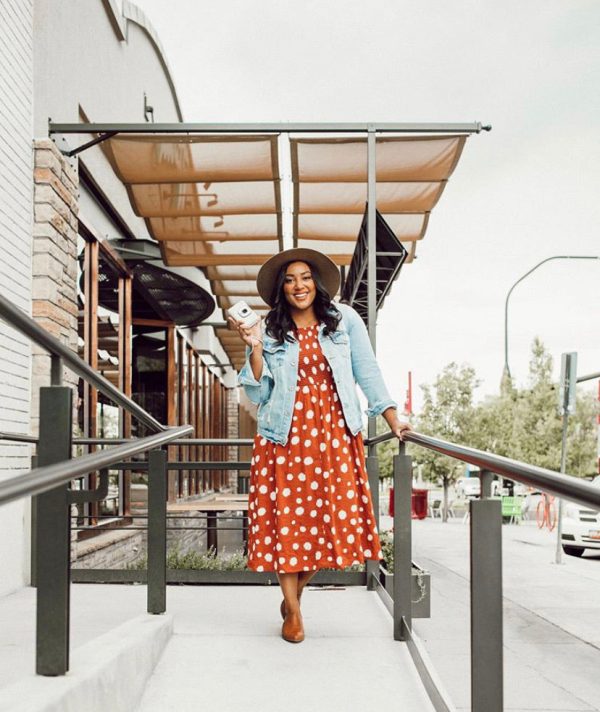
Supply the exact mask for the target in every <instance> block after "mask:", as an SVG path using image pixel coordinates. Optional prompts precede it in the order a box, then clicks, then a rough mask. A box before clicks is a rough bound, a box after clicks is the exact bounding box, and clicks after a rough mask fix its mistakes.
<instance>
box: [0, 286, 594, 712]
mask: <svg viewBox="0 0 600 712" xmlns="http://www.w3.org/2000/svg"><path fill="white" fill-rule="evenodd" d="M0 317H2V318H3V319H5V320H6V321H8V322H9V323H11V324H12V325H13V326H15V327H16V328H17V329H19V330H20V331H22V332H23V333H24V334H26V335H28V336H29V337H30V338H32V339H33V340H34V341H36V342H37V343H38V344H40V345H41V346H43V347H44V348H46V349H47V350H48V351H49V352H50V354H51V356H52V358H53V362H52V384H53V385H51V386H49V387H45V388H41V389H40V434H39V438H34V437H32V436H29V435H21V434H12V433H0V439H9V440H14V441H17V442H27V443H37V467H36V468H35V469H33V470H32V471H31V472H28V473H25V474H24V475H18V476H15V477H11V478H9V479H6V480H4V481H3V482H2V483H0V504H2V503H4V502H8V501H12V500H14V499H16V498H19V497H25V496H29V495H35V497H34V500H33V501H34V509H35V510H36V533H35V536H34V545H33V548H34V550H35V551H34V554H35V561H36V562H37V563H36V582H37V588H38V591H37V603H38V605H37V641H36V660H37V662H36V670H37V672H38V673H40V674H43V675H62V674H64V673H65V672H66V671H67V670H68V666H69V583H70V556H69V554H70V528H69V527H70V525H69V522H70V511H69V510H70V507H71V504H72V503H75V502H82V501H92V500H95V501H98V500H99V499H101V498H103V497H104V496H105V494H106V489H107V484H108V476H107V469H108V468H109V467H111V468H115V469H133V468H138V469H145V470H147V472H148V515H147V518H148V526H147V529H148V564H147V583H148V605H147V607H148V611H149V612H150V613H162V612H164V611H165V610H166V585H167V570H166V553H167V552H166V531H167V479H168V477H167V475H168V470H169V469H202V470H206V469H230V470H235V469H238V470H243V469H248V468H249V466H250V463H249V462H241V461H240V462H237V461H235V462H201V463H200V462H176V463H175V462H168V461H167V454H166V452H165V450H164V449H163V448H164V446H165V445H167V444H181V445H186V446H187V445H207V446H210V445H240V446H248V445H251V444H252V440H251V439H245V438H240V439H184V440H182V439H181V438H182V437H184V436H185V435H186V434H189V433H191V432H192V427H191V426H187V425H184V426H180V427H178V428H167V427H166V426H163V425H161V424H160V423H158V421H156V420H155V419H154V418H152V417H151V416H150V415H149V414H148V413H146V411H144V410H143V409H142V408H140V406H138V405H137V404H136V403H134V402H133V401H132V400H131V399H129V398H127V397H126V396H125V395H123V394H122V393H121V392H120V391H119V390H118V389H116V388H115V387H114V386H113V385H112V384H111V383H110V382H108V381H107V380H106V379H104V378H102V376H100V375H99V374H97V373H95V372H94V371H93V370H92V369H91V368H90V367H89V366H88V365H87V364H85V363H84V362H83V361H82V360H81V359H80V358H79V357H78V356H77V355H75V354H73V353H72V352H70V351H69V350H68V349H67V348H66V347H65V346H64V345H63V344H61V343H60V342H59V341H58V340H57V339H55V338H54V337H52V336H51V335H49V334H47V333H46V332H45V331H44V330H43V329H42V328H41V327H39V325H37V324H36V323H35V322H34V321H33V320H32V319H30V318H29V317H28V316H26V315H25V314H24V313H23V312H21V311H20V310H19V309H17V308H16V307H14V305H12V304H11V303H10V302H8V301H7V300H6V299H5V298H3V297H1V296H0ZM62 361H64V363H65V364H66V365H68V367H69V368H71V369H72V370H73V371H74V372H75V373H77V374H79V375H80V376H81V377H82V378H84V379H85V380H86V381H88V382H89V383H90V384H91V385H93V386H94V387H96V388H98V389H99V390H100V391H102V393H104V394H105V395H106V396H107V397H109V398H111V399H112V400H113V401H114V402H115V403H117V404H119V405H121V406H122V407H123V408H125V409H126V410H127V411H128V412H130V413H131V414H132V415H133V416H134V417H136V418H138V419H139V420H140V421H141V422H143V423H144V424H145V425H147V426H148V427H149V428H150V429H151V430H153V431H154V432H155V434H153V435H149V436H147V437H145V438H140V439H129V440H127V439H121V438H117V439H114V440H107V439H101V438H73V437H72V413H73V408H72V389H71V388H66V387H62V386H61V385H60V372H61V371H62ZM393 437H394V435H393V434H392V433H387V434H385V435H380V436H376V437H374V438H371V439H366V440H365V444H366V445H367V446H368V447H369V455H368V457H367V469H368V472H369V481H370V484H371V488H372V497H373V505H374V508H375V511H376V512H377V511H378V487H376V486H374V485H376V484H377V483H378V481H379V472H378V459H377V445H379V444H380V443H382V442H384V441H385V440H388V439H391V438H393ZM405 439H406V442H410V443H412V444H414V445H417V446H419V447H425V448H429V449H431V450H435V451H437V452H440V453H442V454H444V455H447V456H450V457H453V458H456V459H459V460H462V461H463V462H468V463H471V464H474V465H477V466H479V467H480V468H481V496H480V499H478V500H472V501H471V502H470V503H469V513H470V527H471V530H470V531H471V538H470V541H471V551H470V556H471V583H470V586H471V708H472V710H475V711H476V712H500V711H501V710H502V709H503V650H502V647H503V642H502V543H501V523H502V512H501V502H500V501H499V500H498V499H493V498H491V489H492V488H491V481H492V479H493V475H494V474H498V475H501V476H503V477H507V478H509V479H511V480H514V481H516V482H521V483H523V484H525V485H529V486H533V487H536V488H538V489H540V490H543V491H546V492H550V493H553V494H556V495H558V496H559V497H564V498H566V499H571V500H573V501H575V502H578V503H580V504H584V505H585V506H589V507H591V508H594V509H600V491H599V490H598V489H597V488H595V487H592V486H591V485H590V484H588V483H586V482H583V481H581V480H578V479H577V478H573V477H569V476H568V475H564V474H560V473H557V472H553V471H551V470H546V469H544V468H540V467H535V466H533V465H528V464H526V463H523V462H519V461H517V460H511V459H509V458H506V457H500V456H498V455H494V454H491V453H487V452H484V451H481V450H476V449H473V448H469V447H466V446H462V445H456V444H454V443H449V442H445V441H443V440H439V439H436V438H432V437H430V436H426V435H422V434H420V433H416V432H410V433H408V434H407V435H406V438H405ZM74 444H85V445H105V446H110V449H109V450H102V451H99V452H94V453H91V454H88V455H82V456H80V457H78V458H75V459H71V452H72V447H73V445H74ZM143 452H146V453H148V459H147V462H145V463H140V462H132V461H131V460H130V459H129V458H131V457H133V456H134V455H137V454H139V453H143ZM94 471H100V473H101V476H100V486H99V487H98V489H97V490H94V491H87V490H71V489H69V487H68V483H69V482H70V480H71V479H73V478H75V477H79V476H81V475H84V474H89V473H91V472H94ZM393 480H394V518H393V519H394V581H393V595H392V596H390V595H389V594H388V593H387V591H386V590H385V588H384V587H383V586H382V584H381V583H380V580H379V573H380V571H379V566H378V564H377V562H375V561H368V562H367V567H366V575H361V576H360V581H361V582H363V583H364V582H366V584H367V587H368V588H369V589H372V590H376V591H377V592H378V594H379V595H380V597H381V598H382V600H383V602H384V604H385V605H386V606H387V608H388V610H389V611H390V613H391V614H392V616H393V636H394V639H396V640H401V641H406V643H407V644H408V647H409V650H410V652H411V655H412V657H413V659H414V661H415V664H416V667H417V670H418V671H419V674H420V675H421V678H422V679H423V682H424V683H425V686H426V688H427V690H428V692H429V695H430V698H431V699H432V701H433V703H434V706H435V707H436V709H437V710H448V709H450V705H449V703H448V702H447V700H446V699H445V697H444V694H443V693H442V692H441V691H440V689H439V687H438V686H437V684H436V682H435V676H434V674H433V673H432V671H431V670H430V668H429V666H428V664H427V662H426V656H424V655H423V650H422V647H421V644H420V642H419V640H418V638H417V636H416V635H415V634H414V632H413V630H412V617H413V602H412V599H411V587H412V573H413V564H412V539H411V522H412V520H411V491H412V460H411V457H410V456H408V455H407V454H406V444H405V443H400V446H399V454H398V455H396V456H394V473H393ZM238 573H239V572H238ZM241 573H243V574H256V573H257V572H241ZM240 581H241V579H239V578H238V579H237V580H236V582H240ZM221 582H223V583H226V582H230V581H229V580H228V579H227V577H224V578H223V579H222V581H221Z"/></svg>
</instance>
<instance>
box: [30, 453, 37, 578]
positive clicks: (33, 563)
mask: <svg viewBox="0 0 600 712" xmlns="http://www.w3.org/2000/svg"><path fill="white" fill-rule="evenodd" d="M37 466H38V457H37V455H32V457H31V469H32V470H35V468H36V467H37ZM37 498H38V495H37V494H36V495H34V496H33V497H32V498H31V548H30V561H29V576H30V579H31V585H32V586H33V588H35V587H36V586H37V583H36V578H37Z"/></svg>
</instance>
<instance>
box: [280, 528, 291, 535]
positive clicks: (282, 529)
mask: <svg viewBox="0 0 600 712" xmlns="http://www.w3.org/2000/svg"><path fill="white" fill-rule="evenodd" d="M288 532H289V528H288V527H281V533H282V534H287V533H288Z"/></svg>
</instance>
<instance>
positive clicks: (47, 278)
mask: <svg viewBox="0 0 600 712" xmlns="http://www.w3.org/2000/svg"><path fill="white" fill-rule="evenodd" d="M78 197H79V178H78V175H77V170H76V168H74V167H73V166H72V165H71V164H70V163H69V161H68V160H67V159H66V158H65V157H64V156H63V155H62V154H61V153H60V151H59V150H58V149H57V148H56V146H55V144H54V143H53V142H52V141H51V140H49V139H38V140H36V141H35V142H34V190H33V202H34V224H33V269H32V276H33V283H32V314H33V316H34V318H35V319H36V321H38V322H39V323H40V324H41V325H42V326H43V327H44V328H45V329H46V330H47V331H49V332H50V333H51V334H52V335H53V336H56V337H57V338H58V339H60V340H61V341H62V342H63V343H64V344H66V345H68V346H69V347H70V348H71V349H72V350H73V351H77V314H78V305H77V283H76V282H77V231H78V225H77V212H78V202H77V201H78ZM32 353H33V369H32V371H33V377H32V406H33V407H32V419H31V425H32V432H33V433H37V429H38V407H39V388H40V387H41V386H47V385H49V384H50V357H49V356H48V354H47V353H46V352H45V351H44V350H43V349H40V348H39V347H37V346H34V347H33V348H32ZM63 383H64V384H65V385H71V386H73V387H74V388H75V389H76V387H77V377H76V376H74V375H73V373H72V372H71V371H70V370H68V369H66V368H65V369H64V372H63ZM76 407H77V394H76V393H75V394H74V397H73V408H74V418H75V415H76ZM74 422H76V421H74Z"/></svg>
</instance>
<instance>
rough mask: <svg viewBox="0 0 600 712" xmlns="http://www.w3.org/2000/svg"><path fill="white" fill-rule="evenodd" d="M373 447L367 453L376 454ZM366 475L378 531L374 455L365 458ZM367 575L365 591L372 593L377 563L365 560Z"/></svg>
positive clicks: (377, 475) (377, 476)
mask: <svg viewBox="0 0 600 712" xmlns="http://www.w3.org/2000/svg"><path fill="white" fill-rule="evenodd" d="M376 452H377V450H376V448H374V447H369V453H376ZM366 464H367V474H368V476H369V487H370V488H371V502H372V504H373V514H374V516H375V524H376V525H377V530H378V531H379V459H378V457H377V455H376V454H369V456H368V457H367V462H366ZM365 569H366V574H367V591H373V590H374V589H375V587H376V584H374V583H373V580H372V577H373V576H375V577H379V561H375V560H373V559H367V561H366V567H365Z"/></svg>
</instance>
